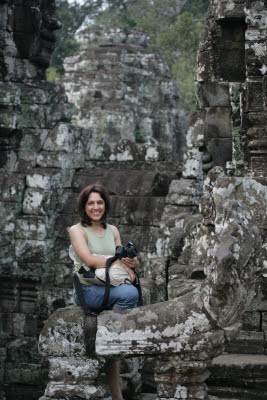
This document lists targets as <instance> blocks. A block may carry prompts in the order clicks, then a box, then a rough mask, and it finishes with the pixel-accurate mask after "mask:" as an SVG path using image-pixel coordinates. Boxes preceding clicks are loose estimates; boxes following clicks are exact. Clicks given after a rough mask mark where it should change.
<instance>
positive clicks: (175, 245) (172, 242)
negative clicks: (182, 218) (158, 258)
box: [168, 228, 185, 258]
mask: <svg viewBox="0 0 267 400" xmlns="http://www.w3.org/2000/svg"><path fill="white" fill-rule="evenodd" d="M184 236H185V232H184V230H183V229H181V228H174V229H172V230H171V233H170V239H169V245H168V251H169V256H170V257H171V258H178V257H179V256H180V255H181V252H182V248H183V246H184Z"/></svg>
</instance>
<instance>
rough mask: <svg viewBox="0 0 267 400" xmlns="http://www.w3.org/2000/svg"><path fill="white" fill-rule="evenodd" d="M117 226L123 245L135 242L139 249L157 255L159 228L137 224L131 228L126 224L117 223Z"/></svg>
mask: <svg viewBox="0 0 267 400" xmlns="http://www.w3.org/2000/svg"><path fill="white" fill-rule="evenodd" d="M117 228H118V229H119V232H120V235H121V240H122V243H123V245H126V244H127V243H128V242H133V243H134V245H135V246H136V247H137V248H138V249H139V251H143V252H149V255H153V254H154V255H157V240H158V239H159V228H155V227H150V226H137V225H132V226H131V229H129V228H128V227H127V226H125V225H117Z"/></svg>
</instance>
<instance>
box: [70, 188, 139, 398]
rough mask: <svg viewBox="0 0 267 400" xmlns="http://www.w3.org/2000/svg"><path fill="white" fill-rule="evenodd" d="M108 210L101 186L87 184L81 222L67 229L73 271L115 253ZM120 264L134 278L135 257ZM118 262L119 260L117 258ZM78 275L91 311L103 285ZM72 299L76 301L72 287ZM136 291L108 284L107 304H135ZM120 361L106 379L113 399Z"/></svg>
mask: <svg viewBox="0 0 267 400" xmlns="http://www.w3.org/2000/svg"><path fill="white" fill-rule="evenodd" d="M109 209H110V198H109V194H108V192H107V190H106V189H105V188H104V187H103V186H102V185H98V184H96V185H90V186H87V187H86V188H85V189H83V191H82V192H81V193H80V196H79V198H78V213H79V217H80V222H79V223H78V224H76V225H73V226H72V227H71V228H70V232H69V234H70V240H71V244H72V247H73V254H74V265H75V270H76V271H78V270H79V269H80V267H81V266H82V265H83V264H86V265H87V266H90V267H93V268H105V266H106V258H105V257H104V256H105V255H110V256H111V255H115V249H116V246H121V239H120V234H119V231H118V229H117V228H116V227H115V226H114V225H109V224H108V223H107V215H108V212H109ZM120 262H121V265H122V266H123V267H124V268H125V269H126V271H127V272H128V274H129V275H130V278H131V281H132V282H133V281H134V279H135V274H134V272H133V269H134V268H137V267H138V266H139V262H138V260H137V258H133V259H132V258H122V260H121V261H120ZM116 263H118V261H116ZM77 275H78V276H79V279H80V282H81V286H82V291H83V296H84V299H85V302H86V304H87V306H88V307H89V308H90V309H91V310H97V309H98V308H100V306H101V304H102V300H103V296H104V292H105V286H100V285H93V284H92V283H90V282H89V281H88V280H87V279H85V278H83V277H82V275H80V274H77ZM74 299H75V302H76V303H77V305H80V304H79V301H78V298H77V294H76V292H75V290H74ZM137 302H138V291H137V289H136V287H135V286H133V285H131V284H122V285H119V286H116V287H113V286H111V287H110V296H109V301H108V304H107V309H108V310H111V309H113V310H118V311H120V310H125V309H127V308H135V307H137ZM119 371H120V361H117V360H113V361H111V365H110V371H109V374H108V381H109V385H110V390H111V395H112V399H113V400H122V394H121V390H120V385H119Z"/></svg>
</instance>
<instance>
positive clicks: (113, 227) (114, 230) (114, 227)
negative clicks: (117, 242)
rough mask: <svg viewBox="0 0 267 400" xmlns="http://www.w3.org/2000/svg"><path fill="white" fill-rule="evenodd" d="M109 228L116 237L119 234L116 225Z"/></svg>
mask: <svg viewBox="0 0 267 400" xmlns="http://www.w3.org/2000/svg"><path fill="white" fill-rule="evenodd" d="M108 227H110V229H111V230H112V231H113V233H114V235H116V234H118V233H119V231H118V228H117V227H116V226H115V225H110V224H108Z"/></svg>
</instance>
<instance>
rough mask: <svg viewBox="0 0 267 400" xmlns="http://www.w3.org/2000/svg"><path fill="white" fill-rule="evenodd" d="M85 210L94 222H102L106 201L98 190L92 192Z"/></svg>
mask: <svg viewBox="0 0 267 400" xmlns="http://www.w3.org/2000/svg"><path fill="white" fill-rule="evenodd" d="M85 212H86V214H87V215H88V217H89V218H90V220H91V221H92V222H100V221H101V219H102V217H103V215H104V213H105V202H104V200H103V199H102V197H101V196H100V194H99V193H97V192H92V193H90V195H89V197H88V200H87V203H86V205H85Z"/></svg>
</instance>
